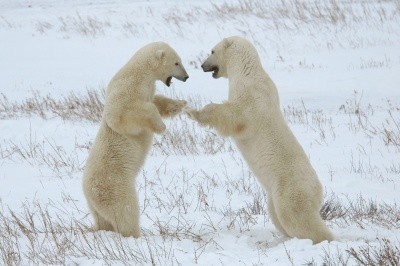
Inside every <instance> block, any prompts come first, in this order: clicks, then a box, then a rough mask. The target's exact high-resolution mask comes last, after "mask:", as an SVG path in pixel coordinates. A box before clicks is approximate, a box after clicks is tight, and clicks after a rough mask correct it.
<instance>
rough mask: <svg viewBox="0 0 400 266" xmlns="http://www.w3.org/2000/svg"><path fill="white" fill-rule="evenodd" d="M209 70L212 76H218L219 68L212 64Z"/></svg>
mask: <svg viewBox="0 0 400 266" xmlns="http://www.w3.org/2000/svg"><path fill="white" fill-rule="evenodd" d="M211 71H213V74H212V76H213V78H217V77H218V71H219V68H218V67H217V66H213V67H212V68H211Z"/></svg>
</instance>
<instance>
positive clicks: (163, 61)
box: [135, 42, 189, 87]
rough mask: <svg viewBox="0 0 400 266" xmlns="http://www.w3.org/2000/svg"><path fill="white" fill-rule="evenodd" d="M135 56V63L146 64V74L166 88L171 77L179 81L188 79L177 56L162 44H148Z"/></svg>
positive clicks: (169, 83) (172, 50) (169, 47)
mask: <svg viewBox="0 0 400 266" xmlns="http://www.w3.org/2000/svg"><path fill="white" fill-rule="evenodd" d="M137 54H138V57H137V60H135V62H136V63H139V62H147V66H146V72H147V73H148V74H149V75H152V76H154V78H155V79H156V80H160V81H162V82H164V84H165V85H167V86H168V87H169V86H170V85H171V80H172V78H173V77H174V78H176V79H179V80H181V81H186V80H187V79H188V78H189V76H188V74H187V72H186V70H185V68H184V67H183V65H182V60H181V58H180V57H179V55H178V54H177V53H176V52H175V50H174V49H172V48H171V46H169V45H168V44H166V43H164V42H153V43H150V44H148V45H146V46H144V47H143V48H141V49H140V50H139V51H138V52H137ZM146 59H147V60H146ZM148 68H150V69H148ZM149 70H150V71H149Z"/></svg>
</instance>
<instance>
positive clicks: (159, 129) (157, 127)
mask: <svg viewBox="0 0 400 266" xmlns="http://www.w3.org/2000/svg"><path fill="white" fill-rule="evenodd" d="M152 129H153V131H154V132H155V133H157V134H161V133H163V132H164V131H165V130H166V129H167V127H166V126H165V124H164V123H163V122H162V121H161V120H160V121H157V122H155V123H153V125H152Z"/></svg>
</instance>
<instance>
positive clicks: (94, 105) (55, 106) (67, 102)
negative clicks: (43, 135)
mask: <svg viewBox="0 0 400 266" xmlns="http://www.w3.org/2000/svg"><path fill="white" fill-rule="evenodd" d="M32 94H33V95H32V96H31V97H29V98H26V99H25V100H23V101H22V102H18V101H11V100H9V99H8V97H7V96H6V95H5V94H3V93H2V94H0V118H1V119H6V118H19V117H28V116H32V115H38V116H40V117H41V118H43V119H51V118H54V117H58V118H61V119H63V120H86V121H90V122H99V121H100V119H101V115H102V112H103V107H104V89H101V90H87V91H86V92H85V94H83V95H78V94H75V93H74V92H70V93H69V94H68V95H66V96H62V97H59V98H58V97H57V98H55V97H53V96H51V95H45V96H43V95H41V94H40V93H39V92H38V91H34V92H33V93H32Z"/></svg>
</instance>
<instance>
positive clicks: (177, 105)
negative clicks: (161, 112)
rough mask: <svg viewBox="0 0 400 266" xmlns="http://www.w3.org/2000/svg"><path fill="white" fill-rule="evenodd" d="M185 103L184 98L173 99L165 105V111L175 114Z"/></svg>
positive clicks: (180, 110)
mask: <svg viewBox="0 0 400 266" xmlns="http://www.w3.org/2000/svg"><path fill="white" fill-rule="evenodd" d="M186 104H187V102H186V101H185V100H175V101H173V102H171V103H170V104H169V105H168V106H167V113H169V114H170V115H172V116H174V115H177V114H179V113H180V112H182V110H183V108H184V107H185V106H186Z"/></svg>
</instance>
